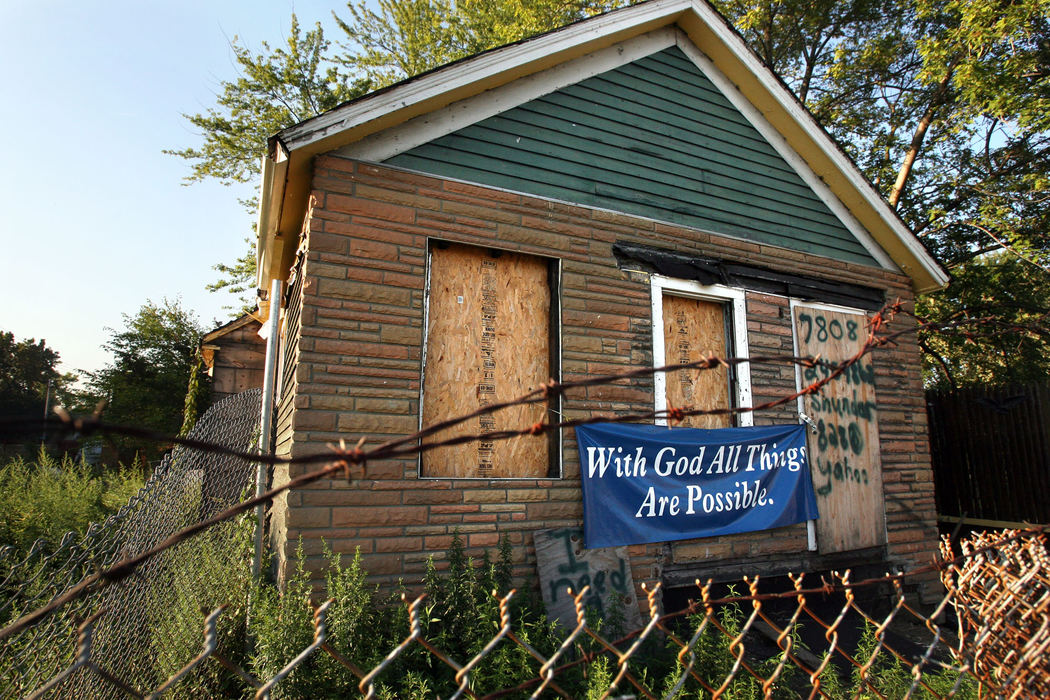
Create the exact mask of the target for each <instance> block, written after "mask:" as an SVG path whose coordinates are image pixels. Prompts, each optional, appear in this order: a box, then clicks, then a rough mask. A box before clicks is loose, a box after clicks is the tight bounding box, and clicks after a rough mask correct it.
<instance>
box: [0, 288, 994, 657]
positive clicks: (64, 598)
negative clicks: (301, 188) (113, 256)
mask: <svg viewBox="0 0 1050 700" xmlns="http://www.w3.org/2000/svg"><path fill="white" fill-rule="evenodd" d="M902 311H903V304H902V303H901V302H900V300H897V301H896V302H893V303H890V304H887V305H886V306H884V307H883V308H882V309H881V310H879V311H878V312H876V313H875V314H874V315H873V316H872V317H871V318H870V319H869V322H868V337H867V340H866V341H865V342H864V344H863V345H862V346H861V348H860V349H859V350H858V351H857V352H856V353H855V354H854V355H853V356H851V357H849V358H847V359H846V360H844V361H842V362H840V363H837V364H836V363H828V362H826V361H824V360H822V359H821V358H820V357H819V356H817V357H796V356H792V355H774V356H765V357H758V358H722V359H719V358H710V357H709V358H705V359H703V360H699V361H696V362H693V363H690V364H688V365H673V366H667V367H656V368H640V369H635V370H629V371H626V372H623V373H620V374H606V375H601V376H598V377H592V378H588V379H584V380H577V381H573V382H555V381H553V380H552V381H551V382H549V383H548V384H546V385H544V386H543V387H541V388H539V389H536V390H533V391H530V392H527V393H526V394H523V395H522V396H520V397H518V398H517V399H513V400H510V401H505V402H501V403H499V404H490V405H487V406H484V407H482V408H479V409H478V410H476V411H473V412H471V413H469V414H465V415H463V416H460V417H458V418H454V419H450V420H448V421H444V422H442V423H439V424H436V425H435V426H430V427H428V428H425V429H423V430H421V431H418V432H416V433H414V434H412V435H410V436H407V437H403V438H397V439H394V440H390V441H387V442H384V443H382V444H380V445H378V446H377V447H375V448H373V449H370V450H363V449H361V446H360V445H361V443H358V446H357V447H354V448H352V449H349V450H348V449H346V448H345V446H340V447H334V446H333V447H332V451H330V452H326V453H314V454H309V455H303V456H299V457H289V458H281V457H277V456H276V455H273V454H269V455H267V454H261V453H255V452H249V451H245V450H238V449H234V448H229V447H226V446H222V445H216V444H213V443H210V442H207V441H201V440H194V439H191V438H177V437H172V436H168V435H163V434H160V433H157V432H155V431H151V430H146V429H142V428H137V427H134V426H116V425H109V424H106V423H104V422H103V421H101V420H100V418H99V413H98V411H96V413H95V414H93V415H92V416H90V417H76V418H74V417H72V416H69V415H68V414H65V415H64V416H62V417H61V420H59V421H58V424H59V425H60V426H65V428H66V429H69V430H73V431H76V432H79V433H84V434H90V433H92V432H114V433H120V434H124V435H129V436H132V437H141V438H148V439H157V440H165V441H170V442H171V443H173V444H177V445H181V446H183V447H189V448H194V449H199V450H203V451H206V452H211V453H215V454H221V455H227V456H231V457H238V458H243V459H249V460H252V461H255V462H263V463H267V464H289V465H291V464H310V463H316V462H319V461H325V462H327V464H326V465H325V466H323V467H321V468H320V469H317V470H315V471H312V472H308V473H306V474H302V475H300V476H298V477H295V478H292V479H290V480H289V481H287V482H285V483H283V484H281V485H279V486H275V487H272V488H270V489H269V490H267V491H265V492H264V493H262V494H260V495H258V496H255V497H252V498H248V499H246V500H243V501H241V502H240V503H237V504H235V505H233V506H231V507H229V508H227V509H226V510H224V511H222V512H220V513H218V514H216V515H214V516H212V517H210V518H207V519H204V520H200V521H198V522H196V523H193V524H191V525H189V526H187V527H185V528H183V529H181V530H179V531H177V532H175V533H174V534H172V535H171V536H169V537H167V538H165V539H164V540H162V541H161V542H159V543H157V544H156V545H154V546H153V547H150V548H149V549H147V550H145V551H143V552H141V553H139V554H137V555H134V556H131V557H128V558H125V559H123V560H121V561H119V562H117V563H115V564H114V565H112V566H110V567H108V568H105V569H103V570H101V571H98V572H96V573H94V574H92V575H90V576H87V577H86V578H84V579H83V580H82V581H81V582H79V583H78V584H76V585H75V586H73V587H71V588H69V589H67V590H66V591H64V592H63V593H62V594H61V595H59V596H56V597H55V598H54V599H53V600H51V601H50V602H49V603H47V604H46V605H44V606H41V607H39V608H37V609H35V610H33V611H31V612H29V613H26V614H24V615H23V616H21V617H19V618H18V619H16V620H14V621H13V622H11V623H9V624H8V625H7V626H5V627H4V628H3V629H0V640H4V639H6V638H8V637H10V636H11V635H13V634H16V633H19V632H21V631H23V630H25V629H26V628H28V627H30V626H32V625H34V624H36V623H37V622H38V621H40V620H41V619H43V618H44V617H46V616H47V615H49V614H50V613H52V612H54V611H55V610H57V609H59V608H61V607H63V606H64V605H66V604H68V603H69V602H71V601H73V600H76V599H78V598H80V597H82V596H84V595H86V594H87V593H89V592H95V591H97V590H100V589H102V588H104V587H106V586H109V585H112V584H113V583H116V582H119V581H121V580H123V579H124V578H126V577H127V576H129V575H130V574H131V573H133V572H134V571H135V570H136V569H137V568H138V567H139V566H140V565H141V564H143V563H144V562H146V561H148V560H150V559H151V558H153V557H155V556H156V555H158V554H160V553H162V552H164V551H166V550H167V549H170V548H171V547H174V546H175V545H177V544H179V543H180V542H183V541H186V540H188V539H190V538H192V537H194V536H196V535H197V534H199V533H200V532H203V531H204V530H207V529H208V528H210V527H212V526H214V525H216V524H219V523H221V522H224V521H226V520H229V519H231V518H234V517H236V516H237V515H239V514H241V513H244V512H246V511H248V510H251V509H252V508H254V507H255V506H257V505H261V504H265V503H268V502H270V501H271V500H272V499H273V498H275V497H276V496H278V495H280V494H282V493H284V492H286V491H289V490H292V489H295V488H299V487H301V486H306V485H308V484H310V483H313V482H315V481H318V480H320V479H323V478H325V477H329V476H333V475H335V474H338V473H340V472H342V473H344V474H348V473H349V469H350V466H351V465H362V464H365V463H366V462H368V461H372V460H380V459H389V458H393V457H402V456H407V455H414V454H421V453H424V452H426V451H429V450H433V449H437V448H440V447H446V446H451V445H458V444H463V443H466V442H472V441H494V440H505V439H510V438H514V437H520V436H523V435H529V434H535V433H534V428H535V426H532V427H529V428H522V429H518V430H501V431H489V432H482V433H476V434H468V435H462V436H455V437H451V438H448V439H446V440H443V441H440V442H431V443H427V442H420V440H421V439H422V437H423V436H425V435H431V434H434V433H435V432H437V431H438V430H445V429H448V428H450V427H454V426H455V425H458V424H460V423H463V422H465V421H468V420H471V419H473V418H476V417H478V416H480V415H485V414H487V413H492V412H494V411H498V410H501V409H502V408H506V407H509V406H514V405H520V404H522V403H535V402H539V401H545V400H546V397H547V396H548V395H549V394H550V393H551V392H558V393H564V392H566V391H569V390H571V389H575V388H582V387H590V386H595V385H601V384H608V383H612V382H614V381H617V380H622V379H625V378H635V377H639V376H647V375H653V374H656V373H658V372H673V371H681V370H685V369H690V368H693V369H710V368H713V367H715V366H720V365H721V364H723V363H730V364H738V363H745V362H747V363H756V364H757V363H767V362H768V363H775V362H779V363H792V364H797V365H800V366H804V367H817V366H821V367H823V368H824V369H825V370H827V373H826V374H825V376H823V377H822V378H820V379H818V380H816V381H814V382H812V383H811V384H809V385H808V386H805V387H803V388H801V389H799V390H798V391H795V392H793V393H790V394H786V395H784V396H782V397H780V398H778V399H773V400H770V401H767V402H765V403H763V404H759V405H754V406H750V407H735V408H728V409H701V408H692V407H689V408H679V409H671V410H672V411H673V412H674V413H675V414H676V415H678V414H681V415H720V414H737V413H747V412H755V411H763V410H769V409H771V408H776V407H778V406H781V405H784V404H787V403H790V402H791V401H795V400H797V399H798V398H799V397H801V396H806V395H809V394H813V393H816V392H818V391H819V390H820V389H821V388H822V387H824V386H826V385H827V384H828V383H830V382H832V381H834V380H835V379H837V378H838V377H840V376H842V375H843V373H844V372H846V371H847V370H849V368H850V367H852V366H853V365H855V364H856V363H857V362H859V361H860V360H861V359H862V358H863V357H864V356H865V355H867V354H868V353H870V352H871V351H872V350H874V349H877V348H881V347H884V346H886V345H890V344H893V343H894V342H895V341H896V339H898V338H900V337H903V336H906V335H910V334H914V333H917V332H919V331H920V330H923V329H927V328H930V327H932V326H933V325H935V324H932V323H929V322H922V321H917V325H916V326H915V327H912V328H907V329H902V330H899V331H895V332H893V333H888V334H884V335H878V332H879V331H881V330H883V328H884V327H885V326H886V325H887V324H889V323H891V322H892V320H893V319H894V318H895V317H896V315H897V314H899V313H901V312H902ZM911 315H912V316H913V317H914V314H911ZM985 321H987V319H973V318H960V319H956V320H954V321H951V322H949V323H944V324H937V325H939V327H942V328H948V327H954V326H956V325H960V324H966V323H980V322H985ZM667 416H668V411H667V410H665V411H646V412H641V413H634V414H626V415H624V414H619V415H597V416H591V417H589V418H579V419H573V420H565V421H559V422H556V423H543V424H542V426H543V431H550V430H561V429H564V428H572V427H576V426H580V425H587V424H591V423H596V422H636V421H641V420H652V419H654V418H666V417H667ZM25 423H26V421H0V427H4V426H5V425H7V426H10V425H13V424H25ZM37 423H39V421H37ZM48 423H49V424H52V423H54V421H53V420H52V421H48ZM413 441H415V444H412V443H413ZM333 452H334V453H335V454H334V456H333ZM932 566H933V567H934V569H936V564H934V565H932ZM934 569H922V570H917V571H913V572H910V573H909V575H915V574H916V573H925V572H928V571H930V570H934ZM900 575H901V576H903V575H904V574H900Z"/></svg>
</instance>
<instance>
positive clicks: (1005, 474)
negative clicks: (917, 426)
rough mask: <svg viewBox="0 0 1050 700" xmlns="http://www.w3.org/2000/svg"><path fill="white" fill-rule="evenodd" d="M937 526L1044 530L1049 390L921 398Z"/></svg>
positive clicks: (1012, 388) (1049, 513)
mask: <svg viewBox="0 0 1050 700" xmlns="http://www.w3.org/2000/svg"><path fill="white" fill-rule="evenodd" d="M926 407H927V411H928V414H929V419H930V449H931V453H932V455H931V456H932V458H933V473H934V481H935V483H936V489H937V512H938V514H939V515H940V516H941V519H942V520H943V521H949V522H951V521H955V522H958V520H959V518H963V517H965V518H966V521H967V523H968V524H971V525H987V526H993V527H994V526H1002V527H1009V526H1010V525H1011V524H1019V523H1026V522H1027V523H1050V498H1048V496H1050V382H1041V383H1032V384H1016V385H1008V386H1001V387H976V388H968V389H960V390H957V391H954V392H939V391H931V392H927V394H926Z"/></svg>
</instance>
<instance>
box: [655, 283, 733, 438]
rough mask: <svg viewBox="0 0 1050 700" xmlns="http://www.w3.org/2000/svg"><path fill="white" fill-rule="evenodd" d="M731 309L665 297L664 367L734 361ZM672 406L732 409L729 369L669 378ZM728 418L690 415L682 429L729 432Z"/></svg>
mask: <svg viewBox="0 0 1050 700" xmlns="http://www.w3.org/2000/svg"><path fill="white" fill-rule="evenodd" d="M727 311H728V309H727V305H726V303H725V302H722V301H712V300H708V299H692V298H689V297H682V296H674V295H671V294H664V296H663V336H664V364H666V365H668V366H671V365H685V364H689V363H691V362H696V361H698V360H702V359H704V358H707V357H710V356H711V355H714V356H716V357H729V356H730V355H731V354H732V353H731V352H730V347H731V346H730V344H729V335H728V333H727V330H726V321H727V315H726V314H727ZM665 387H666V400H667V406H669V407H670V406H675V407H693V408H703V409H707V410H710V409H726V408H731V407H732V405H733V402H732V386H731V383H730V376H729V369H728V368H727V367H726V366H724V365H722V366H719V367H716V368H714V369H707V370H700V369H686V370H679V371H677V372H670V373H668V374H667V376H666V379H665ZM732 424H733V421H732V417H731V416H730V415H729V414H717V415H697V416H687V417H686V418H685V420H683V421H682V423H681V425H683V426H686V427H690V428H728V427H730V426H731V425H732Z"/></svg>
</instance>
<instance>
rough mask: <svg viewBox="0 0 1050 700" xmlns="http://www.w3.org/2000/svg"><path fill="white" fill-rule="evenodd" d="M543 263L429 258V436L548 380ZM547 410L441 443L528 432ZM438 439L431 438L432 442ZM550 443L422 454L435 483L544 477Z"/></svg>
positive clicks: (510, 416)
mask: <svg viewBox="0 0 1050 700" xmlns="http://www.w3.org/2000/svg"><path fill="white" fill-rule="evenodd" d="M547 275H548V266H547V262H546V261H545V260H542V259H540V258H535V257H531V256H527V255H517V254H512V253H501V254H494V253H493V252H492V251H488V250H484V249H481V248H472V247H467V246H449V247H446V248H437V247H435V248H434V249H433V250H432V251H431V258H430V291H429V300H428V307H427V309H428V310H427V340H426V343H427V348H426V363H425V366H424V371H423V400H422V413H423V416H422V420H423V425H424V426H427V425H430V424H433V423H436V422H439V421H442V420H446V419H448V418H452V417H455V416H459V415H462V414H465V413H469V412H472V411H475V410H477V409H478V408H479V407H482V406H485V405H488V404H492V403H496V402H500V401H506V400H508V399H513V398H516V397H518V396H520V395H522V394H524V393H526V392H528V391H530V390H532V389H535V388H537V387H538V386H540V385H542V384H543V383H544V382H546V381H547V380H548V379H549V378H550V376H551V372H550V318H549V315H550V308H551V299H550V290H549V286H548V284H547ZM544 411H545V407H544V405H543V404H535V405H528V406H516V407H512V408H507V409H504V410H502V411H499V412H498V413H495V414H487V415H484V416H481V417H480V418H475V419H472V420H471V421H468V422H466V423H462V424H460V425H458V426H456V427H455V428H453V429H450V430H448V431H445V432H443V433H441V434H440V435H439V436H438V438H445V437H450V436H453V435H465V434H475V433H483V432H491V431H494V430H507V429H517V428H522V427H528V426H531V425H533V424H534V423H536V422H538V421H541V420H543V419H544ZM432 439H433V438H432ZM547 469H548V450H547V438H546V437H545V436H538V437H533V436H528V437H519V438H513V439H510V440H501V441H480V442H478V441H474V442H468V443H464V444H462V445H454V446H450V447H443V448H440V449H437V450H432V451H429V452H426V453H424V455H423V458H422V474H423V475H424V476H429V477H476V478H488V477H533V478H535V477H545V476H547Z"/></svg>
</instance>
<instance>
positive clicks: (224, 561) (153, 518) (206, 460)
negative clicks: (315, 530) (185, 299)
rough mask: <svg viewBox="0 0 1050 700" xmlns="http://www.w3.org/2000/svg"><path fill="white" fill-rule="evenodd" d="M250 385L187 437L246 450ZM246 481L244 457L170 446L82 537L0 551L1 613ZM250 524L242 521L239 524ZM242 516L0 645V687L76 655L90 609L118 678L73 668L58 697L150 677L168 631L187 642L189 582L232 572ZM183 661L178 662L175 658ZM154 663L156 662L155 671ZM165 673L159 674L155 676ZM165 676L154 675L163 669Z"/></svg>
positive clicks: (231, 499) (95, 692)
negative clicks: (18, 553) (16, 552)
mask: <svg viewBox="0 0 1050 700" xmlns="http://www.w3.org/2000/svg"><path fill="white" fill-rule="evenodd" d="M260 401H261V391H260V390H258V389H255V390H252V391H248V392H245V393H243V394H240V395H238V396H234V397H230V398H228V399H226V400H224V401H222V402H220V403H218V404H216V405H215V406H213V407H212V408H211V409H210V410H209V411H208V412H207V413H205V415H204V416H203V417H202V418H201V419H200V421H199V422H198V423H197V425H196V427H195V428H194V429H193V431H192V432H191V434H190V437H191V438H193V439H196V440H199V441H202V442H208V443H214V444H218V445H225V446H228V447H232V448H235V449H238V450H247V449H249V448H250V447H251V446H252V444H253V439H254V438H255V436H256V435H258V422H259V405H260ZM253 483H254V469H253V465H252V463H250V462H248V461H247V460H245V459H241V458H238V457H233V456H229V455H222V454H209V453H206V452H203V451H201V450H195V449H192V448H187V447H182V446H179V447H176V448H175V449H174V450H173V451H172V452H171V453H170V454H169V455H168V456H166V457H165V458H164V460H163V462H162V463H161V464H160V466H159V467H157V469H156V470H155V471H154V473H153V475H152V476H151V477H150V479H149V480H148V481H147V482H146V484H145V485H144V486H143V487H142V489H141V490H140V491H139V493H138V494H136V495H135V497H134V498H132V499H131V501H130V502H129V503H128V504H127V505H126V506H124V507H123V508H121V509H120V510H119V511H118V512H117V513H115V514H114V515H113V516H111V517H110V518H109V519H108V520H106V521H105V522H103V523H100V524H93V525H92V526H91V527H90V528H89V530H88V531H87V532H86V533H85V534H84V535H83V536H80V535H77V534H76V533H69V534H67V535H66V536H65V537H64V538H63V539H62V540H61V542H59V544H58V545H57V546H56V547H55V548H54V549H53V550H50V549H48V548H47V547H46V546H45V545H44V544H43V543H42V542H37V543H36V544H35V545H34V547H33V549H32V550H31V552H30V553H29V555H28V556H26V557H25V558H24V559H21V560H12V556H13V550H12V549H11V548H5V549H4V550H2V551H0V622H2V623H6V622H8V621H10V620H12V619H15V618H17V617H18V616H19V615H21V614H23V613H24V612H26V611H27V610H32V609H34V608H36V607H38V606H40V605H41V604H45V603H47V602H48V601H50V600H52V599H53V598H54V597H55V596H57V595H59V594H60V593H62V592H63V591H65V590H66V589H67V588H69V587H70V586H71V585H73V584H75V583H76V582H77V581H80V580H82V579H83V578H84V577H85V576H88V575H90V574H92V573H95V572H96V571H98V570H100V569H103V568H105V567H108V566H111V565H113V564H114V563H115V562H118V561H120V560H122V559H124V558H126V557H128V556H130V555H134V554H136V553H138V552H141V551H144V550H146V549H148V548H150V547H152V546H154V545H156V544H157V543H158V542H160V541H161V540H163V539H164V538H166V537H168V536H170V535H171V534H172V533H174V532H177V531H178V530H180V529H182V528H183V527H185V526H186V525H188V524H190V523H194V522H197V521H199V520H201V519H203V518H207V517H210V516H213V515H215V514H216V513H218V512H220V511H222V510H223V509H225V508H227V507H228V506H229V505H230V504H232V503H236V502H238V501H240V500H242V499H243V498H244V497H245V495H247V493H248V492H249V490H250V488H251V486H252V484H253ZM249 526H250V524H249ZM245 527H246V525H245V524H244V523H243V522H240V521H230V522H225V523H223V524H221V525H219V526H217V527H214V528H212V529H210V530H209V531H208V532H207V533H205V534H204V535H202V536H201V537H198V538H196V539H195V540H193V541H192V542H186V543H183V544H182V545H180V546H178V547H175V548H172V549H170V550H168V551H166V552H164V553H163V555H161V556H158V557H155V558H153V559H151V560H150V561H149V562H148V563H147V564H145V565H144V566H142V567H140V568H139V569H138V570H137V571H136V572H135V575H134V576H131V577H129V578H128V579H127V580H126V581H125V582H124V583H122V585H120V586H110V587H107V588H105V589H103V590H101V591H100V592H98V593H96V594H95V595H89V596H85V597H82V598H80V599H78V600H76V601H74V602H72V603H70V604H69V605H66V606H64V607H63V608H62V609H61V610H60V611H59V612H58V613H56V614H55V615H52V616H50V617H48V618H47V619H46V620H44V621H43V622H41V623H40V624H37V625H35V626H33V627H30V628H28V629H26V630H25V631H24V632H22V633H21V634H19V635H16V636H14V637H12V638H9V639H7V640H6V641H5V643H4V645H3V646H2V648H0V696H3V697H12V696H22V695H25V694H27V693H30V692H32V691H34V690H35V689H37V688H39V687H41V686H43V685H44V684H45V683H46V682H47V681H48V680H49V679H51V678H52V677H53V676H54V675H55V674H56V673H57V672H58V671H60V670H61V669H64V668H66V667H68V666H69V665H70V664H72V663H73V661H74V659H75V658H76V654H77V643H76V629H77V627H78V625H80V624H81V622H82V621H83V620H84V619H85V618H88V616H92V617H91V619H92V620H93V622H92V623H91V624H92V625H93V642H92V645H93V653H94V654H95V655H96V658H97V655H99V654H101V655H103V656H104V657H105V659H106V665H107V667H108V668H111V669H119V677H120V681H119V682H117V683H113V682H104V681H102V678H101V677H100V676H99V675H98V674H97V673H94V674H93V673H86V672H85V673H79V674H71V677H70V678H68V679H67V680H66V681H65V682H64V683H63V685H62V690H61V694H60V696H61V697H83V698H105V697H125V696H126V694H125V693H124V692H120V690H119V689H120V688H121V687H122V686H128V687H148V686H151V685H155V684H156V682H157V676H158V673H160V672H162V669H164V667H165V664H166V663H175V662H168V660H167V658H166V657H167V655H169V654H170V653H172V652H174V653H179V652H181V649H180V648H179V647H178V645H177V643H176V642H177V640H179V639H181V638H182V637H184V636H190V637H191V638H193V640H194V641H193V643H196V637H197V636H198V635H199V632H198V631H197V628H198V624H197V621H196V616H197V614H198V613H199V608H200V606H201V605H210V601H207V600H203V599H201V600H198V599H197V596H196V593H197V592H198V591H199V590H201V586H200V585H195V582H198V581H200V580H202V579H203V578H204V577H207V576H211V575H233V576H236V575H238V573H237V572H238V571H240V570H241V569H243V568H244V567H243V566H241V562H240V560H241V558H243V557H245V556H248V555H249V554H250V551H248V550H247V549H245V547H250V544H249V545H244V544H243V541H244V539H245V538H244V537H239V536H238V531H239V529H244V528H245ZM181 663H182V660H181V659H180V660H179V661H178V665H181ZM158 669H161V671H158ZM165 677H166V676H165ZM161 680H163V678H162V679H161Z"/></svg>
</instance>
